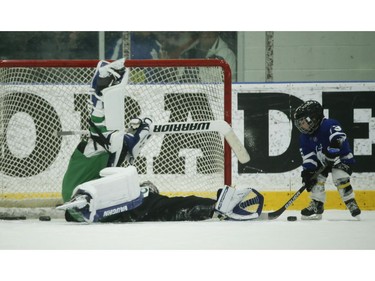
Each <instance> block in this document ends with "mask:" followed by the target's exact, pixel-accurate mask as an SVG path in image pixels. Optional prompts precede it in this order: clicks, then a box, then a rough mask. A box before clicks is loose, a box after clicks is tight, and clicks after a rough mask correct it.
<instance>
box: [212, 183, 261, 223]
mask: <svg viewBox="0 0 375 281" xmlns="http://www.w3.org/2000/svg"><path fill="white" fill-rule="evenodd" d="M254 194H255V197H254ZM263 202H264V198H263V196H262V195H261V194H260V193H259V192H258V191H256V190H255V189H252V188H244V189H237V188H233V187H229V186H225V188H224V189H223V190H222V192H221V193H220V196H219V198H218V200H217V203H216V205H215V211H216V212H217V213H218V214H219V216H221V217H222V218H224V219H226V220H237V221H245V220H253V219H256V218H258V217H259V216H260V214H261V212H262V210H263ZM256 205H257V208H256V210H255V211H253V210H252V209H253V208H254V207H255V206H256Z"/></svg>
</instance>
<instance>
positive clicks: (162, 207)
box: [101, 192, 216, 222]
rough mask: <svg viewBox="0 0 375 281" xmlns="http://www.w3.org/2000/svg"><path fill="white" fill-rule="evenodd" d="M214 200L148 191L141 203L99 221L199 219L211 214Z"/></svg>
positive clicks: (208, 216) (207, 217)
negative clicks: (170, 195)
mask: <svg viewBox="0 0 375 281" xmlns="http://www.w3.org/2000/svg"><path fill="white" fill-rule="evenodd" d="M215 203H216V200H213V199H210V198H203V197H197V196H186V197H168V196H164V195H161V194H156V193H151V192H150V193H149V195H148V196H147V197H146V198H145V199H144V200H143V203H142V204H141V205H140V206H139V207H137V208H135V209H133V210H130V211H127V212H123V213H120V214H116V215H113V216H110V217H108V218H106V219H105V220H102V221H101V222H140V221H199V220H206V219H210V218H212V216H213V213H214V208H215Z"/></svg>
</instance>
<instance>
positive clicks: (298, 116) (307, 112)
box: [294, 100, 324, 134]
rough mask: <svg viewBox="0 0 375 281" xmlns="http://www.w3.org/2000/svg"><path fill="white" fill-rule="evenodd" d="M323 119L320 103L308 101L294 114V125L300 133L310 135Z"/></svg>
mask: <svg viewBox="0 0 375 281" xmlns="http://www.w3.org/2000/svg"><path fill="white" fill-rule="evenodd" d="M323 117H324V115H323V107H322V106H321V105H320V103H319V102H317V101H314V100H309V101H306V102H304V103H303V104H302V105H300V106H299V107H298V108H297V109H296V111H295V112H294V125H295V126H296V127H297V129H298V130H299V131H300V132H301V133H303V134H312V133H314V132H315V130H316V129H318V127H319V125H320V123H321V122H322V119H323Z"/></svg>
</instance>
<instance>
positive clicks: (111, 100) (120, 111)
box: [102, 71, 129, 131]
mask: <svg viewBox="0 0 375 281" xmlns="http://www.w3.org/2000/svg"><path fill="white" fill-rule="evenodd" d="M128 76H129V74H128V71H126V72H125V74H124V77H123V78H122V80H121V83H119V84H117V85H114V86H111V87H108V88H105V89H104V90H102V93H103V98H102V99H103V103H104V116H105V122H106V126H107V129H108V130H119V131H124V130H125V125H124V123H125V109H124V98H125V88H126V84H127V83H128Z"/></svg>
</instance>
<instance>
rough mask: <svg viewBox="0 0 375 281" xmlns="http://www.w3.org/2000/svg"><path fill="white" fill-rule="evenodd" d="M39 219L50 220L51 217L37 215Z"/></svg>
mask: <svg viewBox="0 0 375 281" xmlns="http://www.w3.org/2000/svg"><path fill="white" fill-rule="evenodd" d="M39 220H40V221H50V220H51V217H50V216H40V217H39Z"/></svg>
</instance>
